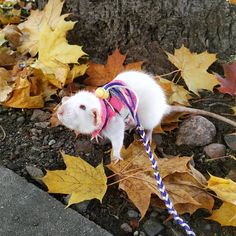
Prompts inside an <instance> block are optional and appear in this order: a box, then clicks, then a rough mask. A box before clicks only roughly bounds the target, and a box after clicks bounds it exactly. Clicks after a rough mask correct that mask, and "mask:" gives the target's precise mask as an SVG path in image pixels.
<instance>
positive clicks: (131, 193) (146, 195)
mask: <svg viewBox="0 0 236 236" xmlns="http://www.w3.org/2000/svg"><path fill="white" fill-rule="evenodd" d="M122 157H123V158H124V160H123V161H121V162H119V163H117V164H113V163H112V164H110V165H108V168H109V169H111V170H112V171H113V172H114V173H115V174H116V175H117V176H119V179H120V180H119V188H121V189H122V190H124V191H125V192H126V193H127V195H128V197H129V199H130V200H131V201H132V202H133V203H134V205H135V206H136V207H137V208H138V209H139V211H140V213H141V217H142V218H143V217H144V215H145V213H146V211H147V209H148V207H149V203H150V198H151V194H155V195H157V196H159V197H161V196H160V193H159V190H158V189H157V187H156V180H155V178H154V173H153V170H152V167H151V163H150V161H149V159H148V157H147V154H146V152H145V149H144V147H143V145H142V144H141V143H140V142H134V143H132V144H131V145H130V146H129V148H128V149H126V150H125V149H123V150H122ZM190 159H191V157H171V158H162V159H157V163H158V166H159V170H160V174H161V176H162V178H163V180H164V183H165V186H166V190H167V192H168V193H169V195H170V198H171V200H172V202H173V204H174V206H177V207H178V210H179V212H180V214H182V213H186V212H189V213H191V214H192V213H193V212H194V211H195V210H197V209H198V208H202V207H205V208H207V209H208V210H209V211H211V209H212V207H213V204H214V200H213V198H212V197H211V196H210V195H209V194H208V193H207V192H206V191H205V190H204V186H205V184H206V180H205V181H204V177H203V176H202V175H201V174H200V173H199V172H197V171H196V170H195V172H193V171H192V169H191V168H190V167H189V165H190V164H189V161H190ZM192 168H193V167H192ZM193 169H194V168H193ZM196 172H197V173H198V174H196ZM199 176H201V178H200V177H199ZM187 204H188V205H187Z"/></svg>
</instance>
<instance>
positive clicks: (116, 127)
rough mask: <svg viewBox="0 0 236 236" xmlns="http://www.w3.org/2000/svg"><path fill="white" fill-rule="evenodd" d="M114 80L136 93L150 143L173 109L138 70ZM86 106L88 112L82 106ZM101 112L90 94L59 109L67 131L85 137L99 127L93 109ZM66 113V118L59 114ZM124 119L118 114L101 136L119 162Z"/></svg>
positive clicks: (81, 93)
mask: <svg viewBox="0 0 236 236" xmlns="http://www.w3.org/2000/svg"><path fill="white" fill-rule="evenodd" d="M115 80H121V81H123V82H125V83H126V84H127V86H128V87H130V88H131V89H132V90H134V91H135V93H136V94H137V96H138V98H139V107H138V116H139V119H140V123H141V125H142V126H143V127H144V129H146V130H147V135H148V138H149V139H150V140H151V135H152V130H153V128H154V127H155V126H157V125H158V124H159V123H160V122H161V119H162V118H163V116H164V115H165V114H167V113H168V112H169V110H170V107H169V105H168V104H167V102H166V98H165V94H164V92H163V90H162V88H161V87H160V86H159V85H158V84H157V83H156V82H155V80H154V79H153V78H152V76H150V75H148V74H146V73H144V72H138V71H127V72H123V73H121V74H119V75H118V76H117V77H116V78H115ZM81 104H83V105H85V106H86V111H84V110H81V109H80V108H79V106H80V105H81ZM93 109H96V110H97V111H98V113H99V114H100V112H101V105H100V103H99V100H98V98H97V97H96V96H95V95H94V94H93V93H90V92H85V91H82V92H78V93H77V94H75V95H74V96H72V97H70V98H69V99H67V100H66V101H65V102H63V103H62V105H61V107H59V109H58V118H59V120H60V121H61V122H62V123H63V124H64V125H65V126H67V127H68V128H70V129H73V130H75V131H77V132H80V133H84V134H91V133H92V132H93V131H95V130H96V129H97V128H98V127H96V126H95V125H94V117H93V114H92V112H91V111H92V110H93ZM61 110H63V111H64V112H63V115H60V114H59V113H60V111H61ZM124 118H125V117H122V116H120V115H116V116H115V117H113V118H112V119H111V121H110V122H109V123H108V124H107V126H106V127H105V129H104V130H103V131H102V135H103V136H105V137H107V138H109V139H110V141H111V143H112V147H113V155H114V157H115V158H116V160H119V159H121V156H120V151H121V148H122V145H123V139H124V131H125V124H126V123H125V120H124Z"/></svg>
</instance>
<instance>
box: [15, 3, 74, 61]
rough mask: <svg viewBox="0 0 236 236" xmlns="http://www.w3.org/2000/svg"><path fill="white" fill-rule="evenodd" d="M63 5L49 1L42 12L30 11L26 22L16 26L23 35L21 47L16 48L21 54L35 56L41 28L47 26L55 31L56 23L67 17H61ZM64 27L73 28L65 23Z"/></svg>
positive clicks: (70, 24)
mask: <svg viewBox="0 0 236 236" xmlns="http://www.w3.org/2000/svg"><path fill="white" fill-rule="evenodd" d="M63 4H64V1H61V0H49V1H48V3H47V4H46V5H45V7H44V9H43V11H40V10H31V12H30V16H29V17H28V18H27V20H26V21H25V22H23V23H21V24H19V25H18V28H19V29H20V30H21V31H22V33H23V42H22V46H20V47H19V48H18V50H19V51H20V52H21V53H23V54H25V53H27V52H29V53H30V55H31V56H32V57H34V56H36V54H37V53H38V43H39V38H40V35H39V32H40V31H42V26H43V25H44V24H47V25H48V26H49V27H51V29H52V30H55V29H56V28H57V23H58V21H63V20H64V19H65V18H66V17H67V16H68V14H64V15H61V10H62V7H63ZM65 25H66V26H67V28H68V29H69V28H73V26H74V23H73V22H71V21H67V22H65ZM46 42H47V41H46ZM44 43H45V41H44Z"/></svg>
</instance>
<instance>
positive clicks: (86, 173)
mask: <svg viewBox="0 0 236 236" xmlns="http://www.w3.org/2000/svg"><path fill="white" fill-rule="evenodd" d="M62 156H63V159H64V162H65V164H66V169H65V170H55V171H47V174H46V175H45V176H44V177H43V178H42V181H43V182H44V183H45V184H46V185H47V187H48V192H49V193H61V194H71V197H70V199H69V202H68V205H67V207H68V206H70V205H71V204H74V203H79V202H82V201H84V200H90V199H93V198H97V199H98V200H100V201H102V198H103V196H104V194H105V192H106V190H107V185H106V182H107V178H106V175H105V172H104V168H103V164H100V165H99V166H97V167H96V168H94V167H92V166H91V165H89V164H88V163H87V162H86V161H84V160H82V159H81V158H79V157H73V156H70V155H66V154H62Z"/></svg>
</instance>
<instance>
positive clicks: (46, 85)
mask: <svg viewBox="0 0 236 236" xmlns="http://www.w3.org/2000/svg"><path fill="white" fill-rule="evenodd" d="M32 74H33V76H35V77H37V78H39V79H40V84H39V86H38V87H39V89H40V91H41V93H42V96H43V98H44V100H45V101H50V100H51V96H52V95H54V94H56V93H57V90H58V88H57V87H56V86H53V85H52V83H50V80H51V78H55V77H54V76H53V75H47V74H46V75H45V74H43V72H42V71H41V70H39V69H33V70H32Z"/></svg>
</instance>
